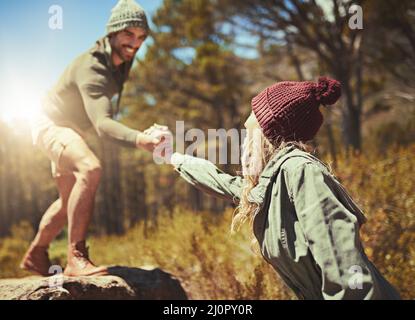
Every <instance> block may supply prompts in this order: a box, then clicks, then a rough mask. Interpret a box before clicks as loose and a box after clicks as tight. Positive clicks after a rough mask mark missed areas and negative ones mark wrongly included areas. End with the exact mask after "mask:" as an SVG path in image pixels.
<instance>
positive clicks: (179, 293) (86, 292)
mask: <svg viewBox="0 0 415 320" xmlns="http://www.w3.org/2000/svg"><path fill="white" fill-rule="evenodd" d="M109 271H110V272H109V273H110V275H109V276H100V277H64V276H63V275H59V274H58V275H55V276H52V277H47V278H43V277H28V278H22V279H4V280H0V300H97V299H98V300H187V295H186V292H185V291H184V290H183V288H182V286H181V284H180V282H179V281H178V280H177V279H176V278H174V277H173V276H172V275H170V274H168V273H166V272H164V271H163V270H161V269H158V268H153V269H139V268H129V267H120V266H114V267H110V268H109Z"/></svg>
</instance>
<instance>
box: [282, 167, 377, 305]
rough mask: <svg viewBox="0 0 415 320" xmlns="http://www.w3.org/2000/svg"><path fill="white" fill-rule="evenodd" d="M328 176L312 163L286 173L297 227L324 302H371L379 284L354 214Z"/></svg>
mask: <svg viewBox="0 0 415 320" xmlns="http://www.w3.org/2000/svg"><path fill="white" fill-rule="evenodd" d="M330 179H332V178H331V176H330V175H329V174H328V173H325V172H324V171H323V169H322V168H320V167H319V166H318V165H317V164H315V163H306V164H303V165H301V166H299V167H298V168H297V169H296V170H294V171H293V172H291V173H290V174H288V184H289V189H290V192H291V197H292V199H293V202H294V207H295V211H296V213H297V217H298V220H299V222H300V226H301V228H302V230H303V232H304V235H305V237H306V239H307V241H308V245H309V248H310V251H311V253H312V255H313V258H314V260H315V261H316V263H317V265H318V267H319V269H320V270H321V276H322V288H321V289H322V294H323V297H324V298H325V299H372V298H373V297H374V296H376V294H377V289H379V288H377V287H378V284H377V283H375V281H376V280H375V279H374V277H375V275H374V274H373V273H372V272H371V269H372V267H371V266H370V263H369V262H368V260H367V257H366V255H365V254H364V251H363V248H362V245H361V242H360V238H359V224H358V219H357V217H356V215H355V214H354V213H353V212H351V211H349V210H348V209H347V208H346V207H345V206H344V205H343V204H342V202H341V201H340V200H339V199H338V198H337V197H336V195H335V194H336V193H335V190H332V188H330V185H332V184H330V183H329V182H330Z"/></svg>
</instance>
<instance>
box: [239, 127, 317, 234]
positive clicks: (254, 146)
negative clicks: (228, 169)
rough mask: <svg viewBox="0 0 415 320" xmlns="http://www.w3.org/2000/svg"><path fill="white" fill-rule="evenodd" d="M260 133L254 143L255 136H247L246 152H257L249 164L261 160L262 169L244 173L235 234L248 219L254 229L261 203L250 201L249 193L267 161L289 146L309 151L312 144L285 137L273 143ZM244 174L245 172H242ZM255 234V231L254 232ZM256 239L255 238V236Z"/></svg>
mask: <svg viewBox="0 0 415 320" xmlns="http://www.w3.org/2000/svg"><path fill="white" fill-rule="evenodd" d="M259 131H260V134H259V139H260V141H259V142H256V143H254V139H255V138H254V137H250V138H247V139H249V140H248V141H247V142H246V147H247V148H248V150H245V152H250V153H251V154H256V156H254V157H251V158H250V159H251V160H250V161H251V163H248V164H247V166H248V167H249V166H250V165H251V166H252V165H253V166H258V163H252V161H256V162H257V161H261V163H260V166H259V167H260V168H261V170H260V171H258V170H254V171H253V174H252V172H250V174H245V175H243V177H244V184H243V187H242V192H241V197H240V201H239V204H238V206H237V208H236V209H235V211H234V214H233V217H232V224H231V233H232V234H234V233H236V232H238V231H239V230H240V228H241V227H242V225H244V224H245V223H246V222H247V221H249V224H250V227H251V230H253V222H254V219H255V216H256V214H257V213H258V210H259V205H258V204H257V203H253V202H250V201H249V200H248V195H249V193H250V192H251V190H252V189H253V188H254V187H255V186H256V185H257V184H258V181H259V177H260V176H261V173H262V171H263V169H264V168H265V166H266V165H267V163H268V162H269V161H270V160H271V159H272V158H273V157H274V155H276V154H277V153H278V152H279V151H281V150H282V149H284V148H286V147H288V146H295V147H296V148H298V149H300V150H303V151H309V150H310V146H309V145H307V144H305V143H303V142H297V141H284V140H283V139H278V140H276V141H275V142H273V143H271V142H270V141H269V140H268V139H267V138H266V137H265V136H264V135H263V133H262V131H261V130H259ZM242 174H243V172H242ZM252 236H253V233H252ZM253 240H254V241H255V238H254V237H253Z"/></svg>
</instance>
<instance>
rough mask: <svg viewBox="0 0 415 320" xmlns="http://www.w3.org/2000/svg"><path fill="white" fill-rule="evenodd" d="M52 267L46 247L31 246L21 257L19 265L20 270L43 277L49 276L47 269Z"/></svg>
mask: <svg viewBox="0 0 415 320" xmlns="http://www.w3.org/2000/svg"><path fill="white" fill-rule="evenodd" d="M51 266H52V264H51V262H50V260H49V255H48V247H47V246H46V247H42V246H34V245H31V246H30V247H29V249H28V250H27V252H26V254H25V255H24V257H23V260H22V262H21V263H20V268H21V269H23V270H26V271H29V272H33V273H36V274H39V275H41V276H44V277H48V276H50V275H51V274H50V273H49V269H50V267H51Z"/></svg>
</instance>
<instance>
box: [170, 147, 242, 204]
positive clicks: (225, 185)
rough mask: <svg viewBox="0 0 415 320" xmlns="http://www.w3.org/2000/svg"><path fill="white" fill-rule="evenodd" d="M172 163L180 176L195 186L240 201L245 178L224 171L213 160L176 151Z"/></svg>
mask: <svg viewBox="0 0 415 320" xmlns="http://www.w3.org/2000/svg"><path fill="white" fill-rule="evenodd" d="M172 164H173V165H174V166H175V169H176V171H177V172H178V173H179V174H180V176H181V177H182V178H183V179H184V180H186V181H187V182H188V183H190V184H191V185H193V186H194V187H196V188H198V189H200V190H202V191H204V192H206V193H209V194H211V195H214V196H217V197H220V198H223V199H227V200H232V201H234V202H238V201H239V199H240V192H241V188H242V184H243V178H242V177H239V176H232V175H230V174H227V173H224V172H223V171H222V170H220V169H219V168H218V167H216V166H215V165H214V164H213V163H212V162H210V161H208V160H205V159H201V158H196V157H193V156H190V155H182V154H179V153H174V154H173V156H172Z"/></svg>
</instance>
